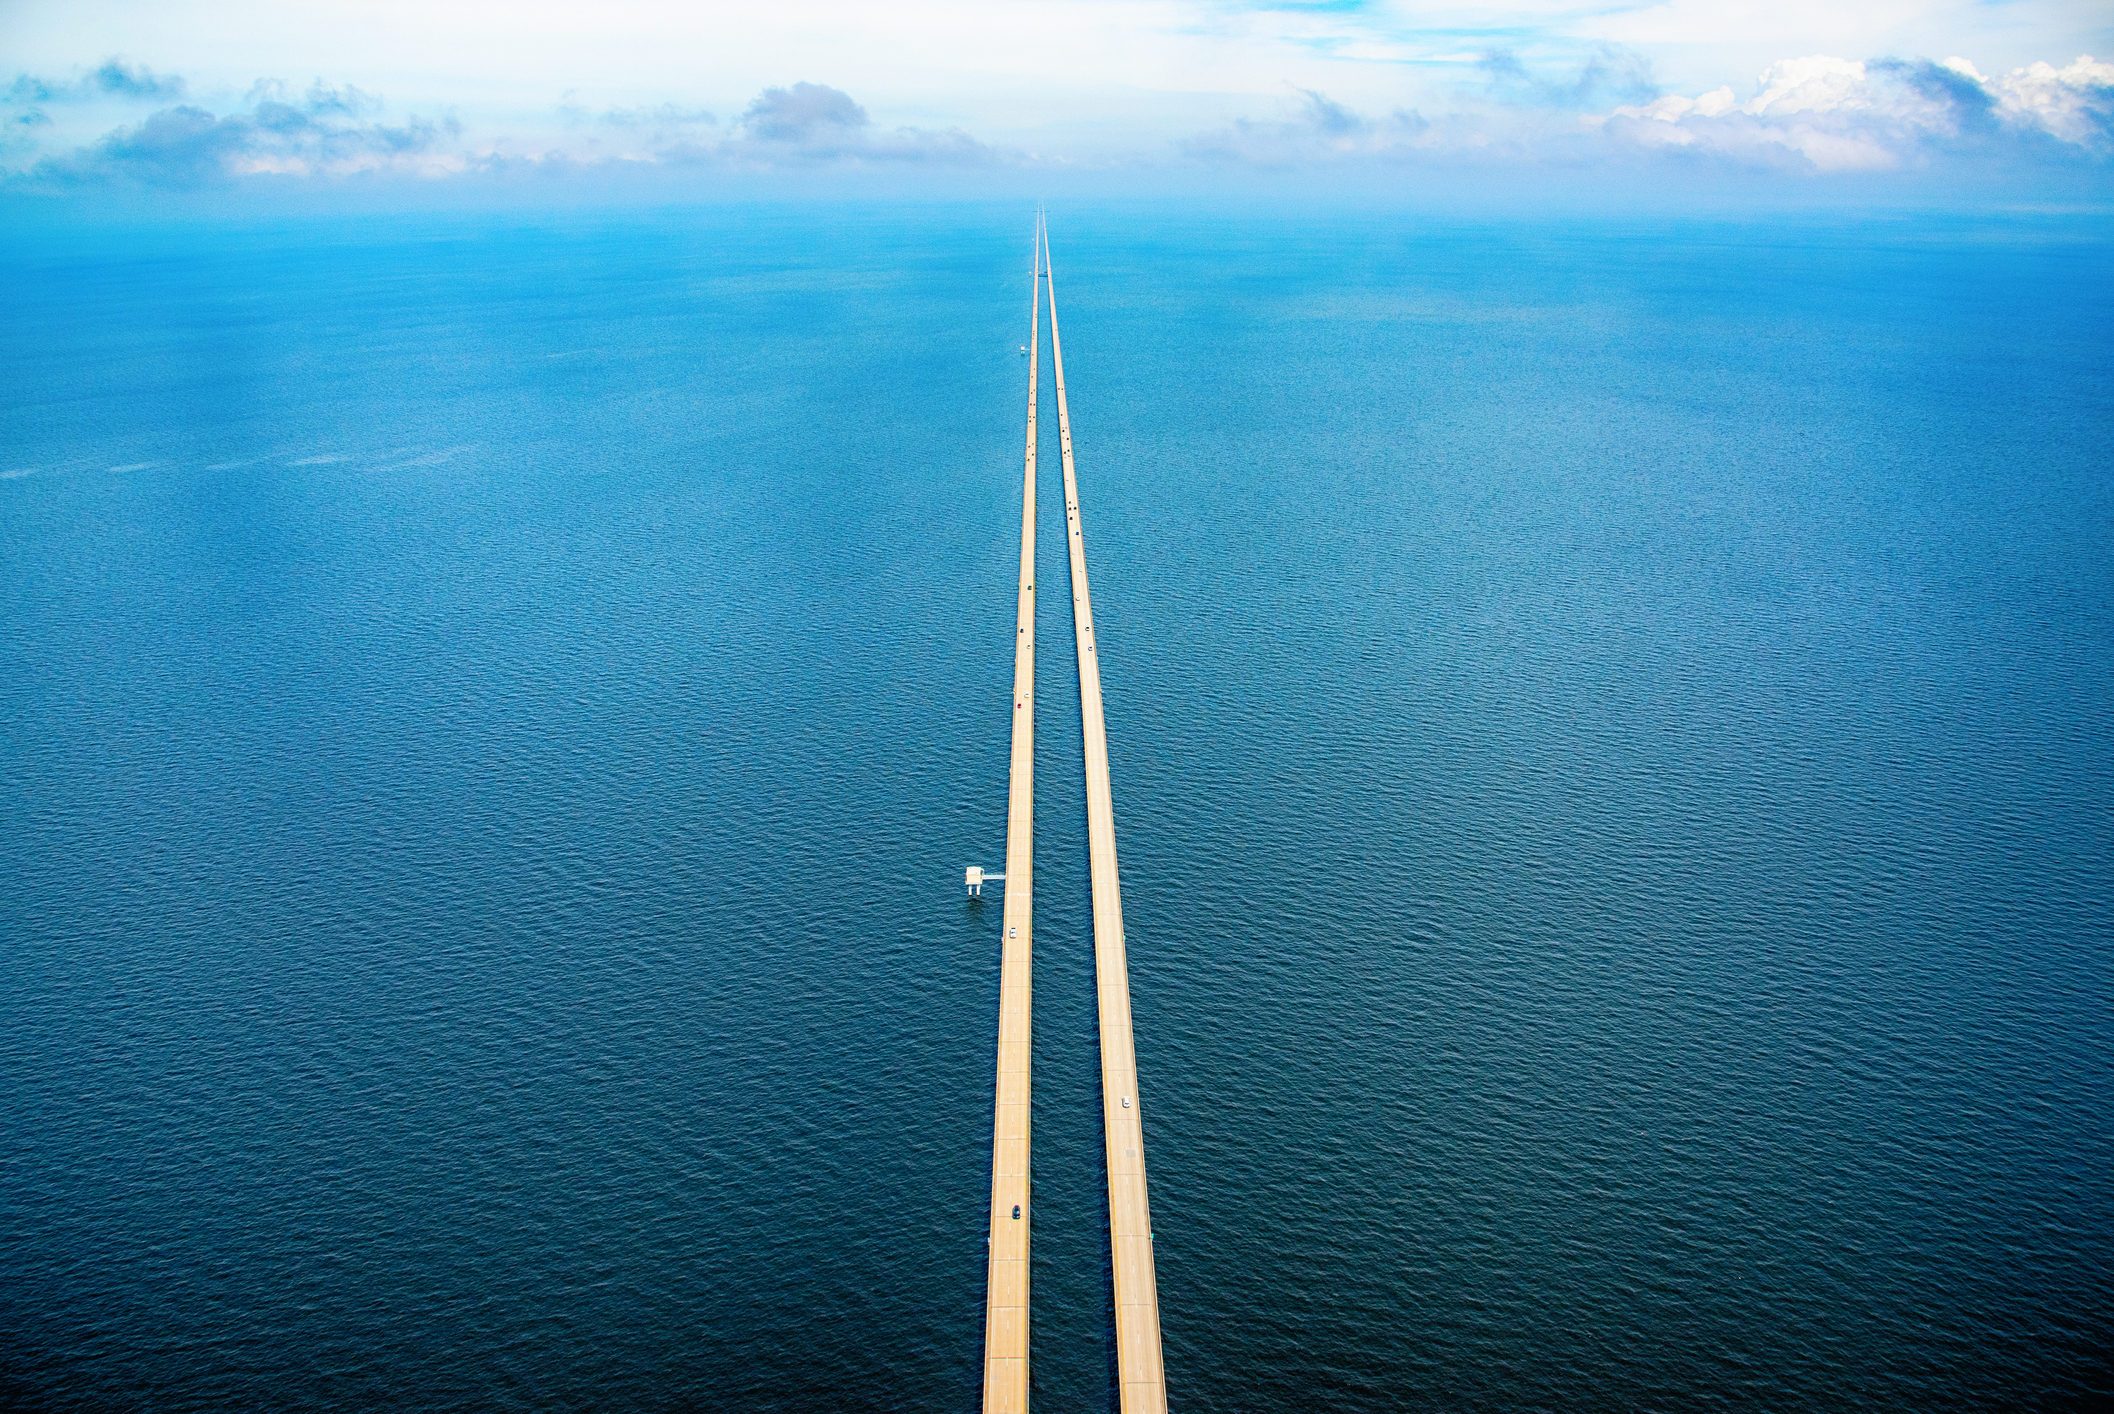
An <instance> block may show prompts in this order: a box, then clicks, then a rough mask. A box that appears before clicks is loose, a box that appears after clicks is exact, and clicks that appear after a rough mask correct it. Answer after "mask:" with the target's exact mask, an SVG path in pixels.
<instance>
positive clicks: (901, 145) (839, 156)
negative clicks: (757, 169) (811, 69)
mask: <svg viewBox="0 0 2114 1414" xmlns="http://www.w3.org/2000/svg"><path fill="white" fill-rule="evenodd" d="M736 126H737V131H736V134H735V138H734V140H733V141H732V142H730V143H729V144H728V145H727V147H726V148H725V149H724V152H725V155H727V156H730V157H733V158H735V159H737V160H742V161H749V162H758V161H760V162H766V163H775V162H783V161H787V160H794V161H832V160H834V161H847V160H848V161H854V162H860V161H880V162H938V163H959V164H975V163H981V162H987V161H990V160H991V159H992V158H994V157H995V156H996V154H995V153H993V152H992V151H991V149H990V148H988V147H986V146H984V144H982V143H980V142H978V141H977V140H976V139H975V138H973V137H970V136H969V135H968V134H967V133H965V132H963V131H961V130H960V129H959V128H948V129H945V130H942V131H935V130H933V129H930V128H911V127H904V128H893V129H890V130H888V131H886V132H883V131H880V130H878V129H876V128H875V127H874V126H873V121H872V119H870V118H869V117H868V116H867V113H866V109H865V108H863V107H861V106H860V105H859V103H857V102H856V101H855V100H854V99H853V98H852V96H851V95H850V94H848V93H846V92H844V91H843V90H842V89H838V88H832V87H830V86H829V85H828V84H822V83H796V84H793V85H791V86H789V87H786V88H767V89H765V90H764V91H763V92H762V93H759V94H758V95H756V97H755V98H754V99H753V100H752V101H751V102H750V104H749V106H748V107H747V108H746V109H745V110H743V112H742V115H741V119H740V121H739V123H738V124H737V125H736Z"/></svg>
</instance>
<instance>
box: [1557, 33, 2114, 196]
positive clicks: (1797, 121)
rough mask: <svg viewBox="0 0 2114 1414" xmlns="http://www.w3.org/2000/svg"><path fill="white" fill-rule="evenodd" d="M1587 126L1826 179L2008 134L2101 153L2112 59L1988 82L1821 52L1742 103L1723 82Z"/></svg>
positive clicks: (1957, 70)
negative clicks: (1814, 173) (1801, 169)
mask: <svg viewBox="0 0 2114 1414" xmlns="http://www.w3.org/2000/svg"><path fill="white" fill-rule="evenodd" d="M1587 122H1588V123H1589V125H1591V126H1594V127H1598V128H1600V129H1602V130H1603V131H1605V132H1606V133H1607V134H1608V135H1609V136H1610V137H1611V138H1613V139H1615V140H1616V141H1618V142H1622V143H1626V144H1630V145H1633V146H1637V147H1643V148H1650V149H1662V150H1665V149H1672V150H1685V151H1693V152H1697V153H1707V154H1711V155H1714V156H1718V157H1724V158H1729V159H1732V160H1735V161H1741V162H1747V163H1752V164H1757V165H1789V166H1801V167H1807V168H1811V169H1814V170H1817V171H1822V172H1843V171H1873V170H1883V169H1888V168H1895V167H1902V166H1906V165H1909V164H1910V163H1913V162H1917V161H1921V160H1924V159H1927V158H1929V157H1930V156H1931V155H1933V154H1934V153H1936V152H1938V151H1941V150H1944V149H1946V148H1949V147H1955V146H1962V145H1970V144H1976V143H1988V142H1992V141H1998V140H2003V139H2012V140H2021V139H2023V140H2027V141H2043V142H2046V141H2053V142H2055V143H2059V144H2063V145H2066V146H2068V147H2070V148H2074V149H2078V150H2079V151H2080V152H2082V153H2092V154H2099V153H2104V152H2106V151H2107V150H2109V148H2110V147H2114V64H2104V63H2100V62H2098V61H2097V60H2094V59H2093V58H2091V57H2090V56H2085V57H2082V58H2079V59H2077V60H2076V61H2074V62H2073V63H2071V64H2069V65H2067V66H2065V67H2063V68H2060V69H2058V68H2056V67H2055V66H2053V65H2051V64H2046V63H2036V64H2032V65H2028V66H2026V67H2024V68H2020V69H2015V70H2013V71H2012V72H2010V73H2008V74H2006V75H2004V76H2003V77H2001V78H1996V79H1990V78H1985V77H1984V76H1983V75H1982V74H1981V72H1980V71H1979V70H1977V69H1976V68H1975V66H1974V65H1973V64H1971V63H1969V62H1968V61H1966V60H1965V59H1960V58H1951V59H1947V60H1945V61H1944V62H1943V63H1931V62H1928V61H1924V60H1901V59H1882V60H1872V61H1859V60H1855V59H1843V58H1838V57H1836V56H1833V55H1827V54H1814V55H1808V56H1806V57H1803V58H1798V59H1784V60H1779V61H1778V62H1776V63H1774V64H1771V65H1770V66H1769V67H1768V68H1766V69H1764V70H1763V71H1762V74H1761V76H1760V78H1759V80H1758V81H1757V83H1756V86H1755V92H1754V95H1753V96H1752V97H1751V98H1748V99H1747V100H1746V101H1744V102H1741V101H1739V99H1738V97H1737V96H1736V95H1735V94H1734V93H1733V91H1732V90H1731V89H1730V88H1722V87H1721V88H1717V89H1713V90H1711V91H1710V92H1708V93H1704V94H1701V95H1698V96H1697V97H1694V98H1689V97H1684V96H1681V95H1678V94H1670V95H1667V96H1664V97H1661V98H1657V99H1654V100H1652V101H1651V102H1649V103H1637V104H1623V105H1620V106H1618V107H1616V108H1615V109H1613V110H1612V111H1611V112H1609V113H1606V114H1602V115H1599V116H1597V117H1593V118H1590V119H1588V120H1587Z"/></svg>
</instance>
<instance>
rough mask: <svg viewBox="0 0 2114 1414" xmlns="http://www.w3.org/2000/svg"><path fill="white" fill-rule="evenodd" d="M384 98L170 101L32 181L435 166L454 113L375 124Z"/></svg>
mask: <svg viewBox="0 0 2114 1414" xmlns="http://www.w3.org/2000/svg"><path fill="white" fill-rule="evenodd" d="M378 106H379V104H378V102H377V101H376V100H375V99H373V98H372V97H371V96H369V95H367V94H363V93H361V92H360V91H359V90H357V89H352V88H344V89H339V88H329V87H325V86H324V85H322V84H316V85H315V86H313V87H311V88H310V89H309V90H308V91H307V93H305V94H303V95H300V96H298V97H293V96H289V95H286V94H285V93H284V91H283V90H282V89H279V88H278V87H276V86H269V85H260V86H258V87H257V88H255V89H252V90H251V100H250V106H249V107H248V109H247V110H240V111H236V112H231V113H227V114H215V113H213V112H210V111H208V110H207V109H205V108H201V107H198V106H196V105H193V104H179V105H177V106H176V107H172V108H164V109H161V110H160V111H158V112H155V113H153V114H151V115H150V116H148V117H147V118H146V119H145V121H143V122H140V123H136V124H133V125H130V126H126V127H121V128H118V129H115V130H113V131H111V132H109V133H106V134H105V135H104V136H103V137H102V138H100V139H98V140H97V141H95V142H93V143H90V144H88V145H87V146H85V147H82V148H80V149H78V150H76V151H74V152H72V153H69V154H65V155H61V156H54V157H48V158H46V159H44V160H43V161H41V162H39V163H37V164H36V165H35V166H34V167H33V168H32V169H31V170H30V172H29V174H28V176H29V178H30V180H31V181H33V182H37V183H42V184H47V185H60V186H81V185H90V184H97V183H107V182H116V183H131V184H138V185H144V186H151V187H163V188H176V187H198V186H206V185H211V184H214V183H217V182H223V181H226V180H228V179H230V178H234V177H241V176H254V175H261V174H279V175H296V176H311V175H323V174H328V175H342V174H346V173H351V172H359V171H371V170H375V169H392V170H434V169H435V164H436V163H438V164H439V165H440V166H441V167H446V166H448V165H450V164H449V162H448V159H447V158H445V157H444V156H443V155H442V153H441V149H442V148H443V146H444V145H445V144H446V142H447V141H448V140H449V139H451V138H453V137H454V136H455V135H456V133H457V131H458V128H457V126H456V124H455V123H454V122H453V120H443V121H433V120H428V119H421V118H411V119H408V120H407V121H405V122H403V123H398V124H389V123H380V122H370V121H367V120H366V117H365V115H366V114H368V113H369V112H371V111H372V110H373V109H375V108H376V107H378Z"/></svg>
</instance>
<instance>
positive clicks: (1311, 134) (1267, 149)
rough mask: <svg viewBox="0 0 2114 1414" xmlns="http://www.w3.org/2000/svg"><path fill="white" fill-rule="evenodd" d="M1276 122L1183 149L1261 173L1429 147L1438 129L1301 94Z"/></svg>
mask: <svg viewBox="0 0 2114 1414" xmlns="http://www.w3.org/2000/svg"><path fill="white" fill-rule="evenodd" d="M1293 93H1295V94H1296V95H1297V98H1296V99H1295V100H1293V101H1292V102H1291V104H1290V106H1289V108H1288V110H1287V111H1286V112H1284V113H1283V114H1281V115H1280V116H1278V117H1276V118H1269V119H1254V118H1241V119H1238V120H1237V121H1235V122H1234V123H1233V124H1231V125H1230V126H1228V127H1225V128H1221V129H1219V130H1218V131H1216V132H1211V133H1205V134H1203V135H1202V136H1199V137H1194V138H1191V139H1190V140H1189V141H1187V142H1186V143H1184V144H1183V145H1182V150H1183V152H1184V153H1186V154H1187V155H1188V156H1190V157H1194V158H1200V159H1202V160H1204V161H1210V162H1236V163H1242V164H1246V165H1250V166H1259V167H1288V166H1295V165H1303V164H1308V163H1312V162H1315V161H1319V160H1328V159H1331V158H1346V157H1358V156H1373V155H1385V154H1387V153H1392V152H1403V151H1410V150H1414V149H1417V148H1421V147H1424V146H1427V145H1429V142H1430V139H1431V136H1432V125H1431V124H1430V122H1428V121H1427V120H1426V119H1425V118H1424V117H1423V115H1422V114H1419V113H1416V112H1414V111H1411V110H1408V109H1399V108H1398V109H1396V110H1395V111H1394V112H1393V113H1391V114H1389V115H1388V116H1386V117H1385V118H1368V117H1366V116H1365V115H1364V114H1362V113H1359V112H1356V111H1354V110H1353V109H1350V108H1347V107H1345V106H1344V105H1343V104H1341V103H1338V102H1337V101H1336V100H1335V99H1333V98H1330V97H1329V96H1328V95H1327V94H1325V93H1320V92H1318V91H1316V90H1314V89H1310V88H1295V89H1293Z"/></svg>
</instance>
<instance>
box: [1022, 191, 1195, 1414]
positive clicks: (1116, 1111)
mask: <svg viewBox="0 0 2114 1414" xmlns="http://www.w3.org/2000/svg"><path fill="white" fill-rule="evenodd" d="M1043 266H1044V270H1045V272H1046V275H1047V278H1048V280H1049V300H1050V371H1051V372H1052V373H1053V374H1054V375H1055V376H1056V380H1057V445H1058V450H1059V452H1060V454H1061V455H1062V457H1063V461H1064V523H1065V532H1066V537H1067V539H1068V540H1069V541H1070V545H1071V552H1072V631H1073V633H1074V635H1075V636H1076V638H1077V648H1078V655H1079V716H1080V720H1081V724H1082V726H1083V727H1084V731H1085V737H1086V834H1087V862H1088V868H1089V871H1090V873H1091V875H1092V880H1093V891H1094V981H1095V988H1096V990H1097V991H1098V993H1099V995H1100V1019H1101V1132H1102V1136H1103V1141H1104V1143H1105V1144H1106V1146H1107V1150H1108V1235H1109V1247H1110V1254H1111V1256H1112V1258H1113V1265H1114V1268H1115V1288H1116V1381H1117V1388H1118V1391H1119V1396H1118V1397H1119V1400H1120V1407H1121V1408H1122V1411H1123V1414H1161V1412H1162V1411H1164V1410H1165V1409H1166V1408H1167V1372H1166V1369H1165V1368H1164V1366H1163V1364H1162V1362H1161V1358H1160V1293H1159V1282H1158V1278H1157V1277H1156V1276H1155V1275H1154V1271H1153V1258H1152V1213H1151V1210H1150V1208H1149V1207H1148V1205H1147V1203H1146V1194H1145V1129H1144V1119H1143V1115H1142V1106H1143V1101H1142V1100H1140V1098H1139V1096H1138V1058H1137V1052H1136V1050H1135V1048H1134V1047H1133V1045H1132V1041H1131V1028H1130V968H1129V964H1128V963H1127V961H1126V960H1125V956H1124V947H1123V895H1122V891H1121V889H1120V887H1119V886H1118V883H1117V879H1116V815H1115V806H1114V804H1113V803H1112V801H1111V799H1110V792H1109V782H1108V728H1107V726H1106V724H1105V723H1104V722H1103V720H1102V715H1101V666H1100V662H1099V660H1098V656H1097V654H1096V652H1095V647H1094V606H1093V603H1092V601H1091V599H1090V598H1089V597H1088V595H1087V587H1086V540H1085V538H1084V536H1083V535H1082V533H1081V531H1080V528H1079V481H1078V477H1077V474H1076V473H1075V471H1074V470H1073V467H1072V417H1071V410H1070V409H1069V408H1068V407H1067V406H1066V404H1065V400H1064V343H1063V340H1062V339H1060V338H1059V337H1058V333H1057V280H1056V276H1055V274H1054V272H1051V271H1050V267H1049V236H1048V233H1047V232H1046V231H1045V233H1044V236H1043ZM1006 887H1007V899H1008V901H1010V900H1011V897H1012V876H1011V875H1010V874H1009V875H1008V876H1007V883H1006Z"/></svg>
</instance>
